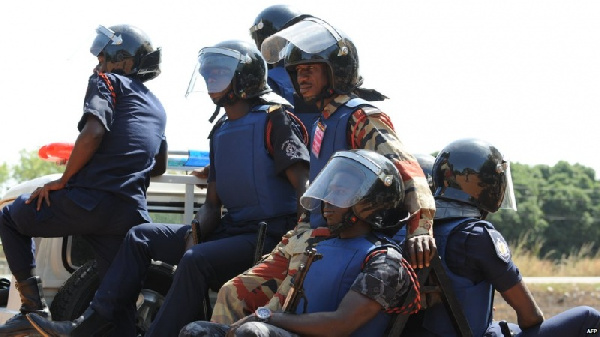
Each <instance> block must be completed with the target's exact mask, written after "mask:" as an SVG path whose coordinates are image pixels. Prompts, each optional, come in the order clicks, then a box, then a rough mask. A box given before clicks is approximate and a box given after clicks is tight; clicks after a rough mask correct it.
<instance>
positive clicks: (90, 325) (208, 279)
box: [32, 41, 308, 336]
mask: <svg viewBox="0 0 600 337" xmlns="http://www.w3.org/2000/svg"><path fill="white" fill-rule="evenodd" d="M198 60H199V63H198V67H197V70H198V71H196V72H194V73H195V75H194V76H202V77H203V78H204V82H205V83H206V91H208V94H209V95H210V97H211V99H212V100H213V102H214V103H215V104H216V105H217V106H222V107H223V108H224V109H225V116H224V117H223V118H221V119H220V120H219V121H218V122H217V123H216V125H215V127H214V128H213V130H212V131H211V134H210V170H209V171H210V176H209V179H208V187H207V195H206V201H205V203H204V204H203V205H202V207H201V208H200V209H199V210H198V212H197V213H196V216H195V220H194V221H195V222H197V223H198V224H199V227H200V234H201V235H200V237H201V243H200V244H196V245H193V246H192V247H191V248H190V249H189V250H187V251H186V249H185V244H184V243H185V241H186V236H188V235H189V232H190V226H181V225H169V224H155V225H140V226H136V227H134V228H133V229H132V230H131V231H129V233H128V234H127V236H126V238H125V241H124V243H123V246H122V248H121V250H120V251H119V254H118V256H117V259H116V261H115V263H114V264H113V265H112V266H111V268H110V270H109V276H110V277H107V278H106V279H105V281H104V282H103V283H102V284H101V285H100V288H99V289H98V291H97V293H96V295H95V297H94V300H93V301H92V304H91V309H92V310H88V314H89V312H90V311H91V312H92V315H96V316H99V317H100V319H98V317H96V318H90V317H86V319H85V320H84V321H83V323H81V324H79V325H78V324H71V322H58V323H57V322H48V321H47V320H44V319H43V318H41V317H40V316H35V317H34V318H32V319H37V320H38V322H37V323H36V324H37V326H38V328H39V329H40V331H44V333H49V334H52V333H58V332H60V333H65V332H69V331H72V333H73V335H81V336H83V335H85V334H86V333H89V332H90V331H97V330H98V329H100V328H102V327H104V326H107V325H110V323H111V321H114V320H117V319H118V318H119V319H120V317H119V316H120V313H119V308H120V307H126V308H128V310H129V311H128V314H129V315H130V317H132V314H133V313H134V312H135V306H134V305H135V301H136V299H137V296H138V294H139V291H140V287H141V284H142V281H143V279H144V274H145V271H146V270H147V268H148V265H149V264H150V260H151V259H154V260H160V261H164V262H166V263H169V264H177V271H176V273H175V277H174V279H173V285H172V287H171V289H170V290H169V293H168V294H167V297H166V298H165V300H164V303H163V305H162V306H161V309H160V310H159V312H158V313H157V315H156V317H155V320H154V322H153V324H152V326H151V327H150V329H149V331H148V332H147V333H146V336H173V335H176V334H177V333H178V331H179V330H180V329H181V328H182V327H183V326H184V325H185V324H187V323H189V322H192V321H194V320H198V319H208V318H209V317H208V316H209V313H207V312H205V310H204V307H205V306H210V304H209V303H207V302H206V298H207V296H208V291H209V289H218V288H219V287H220V286H221V285H222V284H223V283H224V282H225V281H227V280H229V279H230V278H232V277H233V276H235V275H237V274H239V273H241V272H242V271H244V270H245V269H247V268H249V267H250V266H252V264H253V263H254V250H255V247H256V242H257V234H256V233H257V228H258V225H259V223H260V222H262V221H264V222H266V223H267V235H266V237H265V241H264V249H265V250H266V251H270V250H271V249H272V248H273V247H274V246H275V244H276V243H277V242H278V241H279V239H280V238H281V236H282V235H283V234H284V233H285V232H286V231H288V230H289V229H291V228H292V227H293V226H294V225H295V223H296V220H297V218H298V210H299V209H300V208H301V206H300V205H299V201H298V200H299V198H300V196H302V194H303V193H304V191H305V189H306V187H305V186H306V182H307V178H308V150H307V148H306V145H305V143H304V141H303V139H302V137H303V136H304V135H302V134H300V133H296V131H297V130H295V129H294V128H293V125H294V123H293V121H292V119H291V117H290V115H289V114H288V112H287V111H286V109H285V106H283V105H281V103H285V102H284V100H282V99H281V97H279V96H277V95H270V91H271V90H270V88H269V86H268V85H267V67H266V63H265V61H264V59H263V58H262V56H261V54H260V52H259V51H258V50H257V49H256V47H254V45H252V44H251V43H247V42H242V41H225V42H221V43H219V44H217V45H215V46H213V47H207V48H203V49H202V50H201V51H200V53H199V57H198ZM190 83H196V81H195V80H192V81H191V82H190ZM272 99H274V100H276V101H272ZM222 207H225V208H226V209H227V213H226V214H225V215H224V216H222V214H221V209H222ZM89 316H91V315H89ZM98 321H101V324H94V322H98ZM117 331H118V333H119V334H120V335H123V336H130V335H133V334H134V333H135V330H134V327H133V324H132V322H131V324H130V325H129V326H128V327H121V326H119V327H118V330H117Z"/></svg>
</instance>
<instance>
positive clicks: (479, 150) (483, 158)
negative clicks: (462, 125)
mask: <svg viewBox="0 0 600 337" xmlns="http://www.w3.org/2000/svg"><path fill="white" fill-rule="evenodd" d="M432 169H433V185H434V188H435V192H434V194H433V195H434V197H435V198H436V199H443V200H453V201H459V202H463V203H466V204H469V205H472V206H475V207H477V208H478V209H480V210H481V211H482V215H483V217H485V216H486V215H487V213H494V212H496V211H497V210H498V209H500V208H509V209H513V210H516V202H515V197H514V191H513V187H512V177H511V175H510V163H509V162H508V161H506V160H505V159H504V157H503V156H502V154H501V153H500V151H499V150H498V149H497V148H496V147H495V146H493V145H492V144H489V143H487V142H486V141H483V140H480V139H473V138H470V139H460V140H456V141H454V142H452V143H450V144H448V145H447V146H446V147H444V149H443V150H442V151H440V153H439V154H438V155H437V157H436V159H435V162H434V164H433V168H432Z"/></svg>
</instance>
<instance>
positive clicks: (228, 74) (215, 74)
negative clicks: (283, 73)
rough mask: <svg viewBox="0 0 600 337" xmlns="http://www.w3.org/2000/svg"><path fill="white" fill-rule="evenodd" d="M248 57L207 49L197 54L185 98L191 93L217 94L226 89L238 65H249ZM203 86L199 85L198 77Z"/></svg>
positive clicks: (224, 49) (234, 51)
mask: <svg viewBox="0 0 600 337" xmlns="http://www.w3.org/2000/svg"><path fill="white" fill-rule="evenodd" d="M250 62H252V60H251V59H250V56H248V55H242V54H241V53H240V52H238V51H236V50H231V49H226V48H216V47H208V48H203V49H201V50H200V53H198V63H197V64H196V68H195V69H194V73H193V74H192V78H191V79H190V83H189V85H188V88H187V91H186V93H185V96H186V97H187V96H188V95H189V94H190V93H192V92H206V93H209V94H210V93H219V92H221V91H223V90H225V89H226V88H227V86H229V84H230V83H231V80H232V79H233V76H234V75H235V71H236V69H237V67H238V64H239V63H250ZM200 76H202V78H203V79H204V81H203V83H204V85H201V84H199V83H198V82H199V77H200Z"/></svg>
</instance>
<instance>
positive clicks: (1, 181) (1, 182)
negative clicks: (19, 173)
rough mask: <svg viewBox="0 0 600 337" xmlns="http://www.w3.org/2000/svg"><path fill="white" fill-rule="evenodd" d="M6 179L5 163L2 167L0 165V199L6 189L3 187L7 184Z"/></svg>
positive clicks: (6, 168)
mask: <svg viewBox="0 0 600 337" xmlns="http://www.w3.org/2000/svg"><path fill="white" fill-rule="evenodd" d="M8 178H9V171H8V165H6V163H3V164H2V165H0V197H2V195H3V194H4V191H5V189H6V186H5V185H6V183H7V182H8Z"/></svg>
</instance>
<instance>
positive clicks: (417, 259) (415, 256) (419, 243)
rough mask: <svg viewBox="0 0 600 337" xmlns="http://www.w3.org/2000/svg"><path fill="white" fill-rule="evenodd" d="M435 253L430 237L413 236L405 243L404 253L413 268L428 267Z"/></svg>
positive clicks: (433, 242) (433, 240)
mask: <svg viewBox="0 0 600 337" xmlns="http://www.w3.org/2000/svg"><path fill="white" fill-rule="evenodd" d="M436 252H437V247H436V245H435V239H434V238H433V236H431V235H425V234H424V235H417V236H413V237H412V238H410V239H407V240H406V242H405V246H404V253H405V254H406V257H408V258H409V259H408V261H409V262H410V265H411V267H413V268H423V267H428V266H429V261H431V258H432V257H433V254H436Z"/></svg>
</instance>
